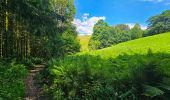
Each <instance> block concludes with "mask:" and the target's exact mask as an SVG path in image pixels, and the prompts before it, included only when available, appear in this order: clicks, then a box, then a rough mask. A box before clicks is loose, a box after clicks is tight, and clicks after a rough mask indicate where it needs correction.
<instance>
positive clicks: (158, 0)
mask: <svg viewBox="0 0 170 100" xmlns="http://www.w3.org/2000/svg"><path fill="white" fill-rule="evenodd" d="M141 1H143V2H153V3H161V4H163V5H166V6H169V5H170V0H141Z"/></svg>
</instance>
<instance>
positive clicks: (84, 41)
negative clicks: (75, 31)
mask: <svg viewBox="0 0 170 100" xmlns="http://www.w3.org/2000/svg"><path fill="white" fill-rule="evenodd" d="M90 37H91V36H78V39H79V40H80V45H81V49H80V51H88V50H89V49H88V42H89V40H90Z"/></svg>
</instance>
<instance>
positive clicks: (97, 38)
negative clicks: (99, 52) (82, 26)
mask: <svg viewBox="0 0 170 100" xmlns="http://www.w3.org/2000/svg"><path fill="white" fill-rule="evenodd" d="M141 37H143V30H142V29H141V27H140V25H139V24H136V25H135V26H134V27H133V28H132V29H130V27H129V26H128V25H124V24H118V25H116V26H109V25H108V24H107V23H106V22H104V21H103V20H99V21H98V23H96V24H95V26H94V29H93V34H92V37H91V39H90V41H89V48H90V49H92V50H95V49H102V48H105V47H109V46H111V45H114V44H118V43H121V42H125V41H129V40H131V39H137V38H141Z"/></svg>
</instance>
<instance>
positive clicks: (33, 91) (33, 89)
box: [24, 65, 45, 100]
mask: <svg viewBox="0 0 170 100" xmlns="http://www.w3.org/2000/svg"><path fill="white" fill-rule="evenodd" d="M44 68H45V66H44V65H36V66H35V68H34V69H33V70H30V71H29V73H28V76H27V77H26V80H25V86H26V93H25V95H26V96H25V99H24V100H38V98H39V95H40V92H41V89H40V88H39V87H38V85H37V83H38V82H37V80H36V75H37V74H38V73H39V72H40V71H42V70H43V69H44Z"/></svg>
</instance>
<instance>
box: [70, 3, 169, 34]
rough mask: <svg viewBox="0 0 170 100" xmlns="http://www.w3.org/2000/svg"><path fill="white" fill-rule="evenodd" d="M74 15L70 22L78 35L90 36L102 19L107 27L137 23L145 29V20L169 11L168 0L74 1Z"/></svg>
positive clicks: (131, 25)
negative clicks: (95, 25)
mask: <svg viewBox="0 0 170 100" xmlns="http://www.w3.org/2000/svg"><path fill="white" fill-rule="evenodd" d="M75 7H76V15H75V19H74V21H73V22H72V23H73V24H74V25H75V26H76V27H77V31H78V32H79V35H91V34H92V33H93V26H94V24H96V23H97V21H98V20H100V19H103V20H105V21H106V22H107V23H108V24H109V25H111V26H113V25H116V24H127V25H129V26H130V27H131V28H132V27H133V26H134V24H135V23H139V24H140V25H141V27H142V29H146V28H147V24H148V23H147V20H148V19H149V18H150V17H151V16H154V15H158V14H161V13H162V12H163V11H165V10H170V0H75Z"/></svg>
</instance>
